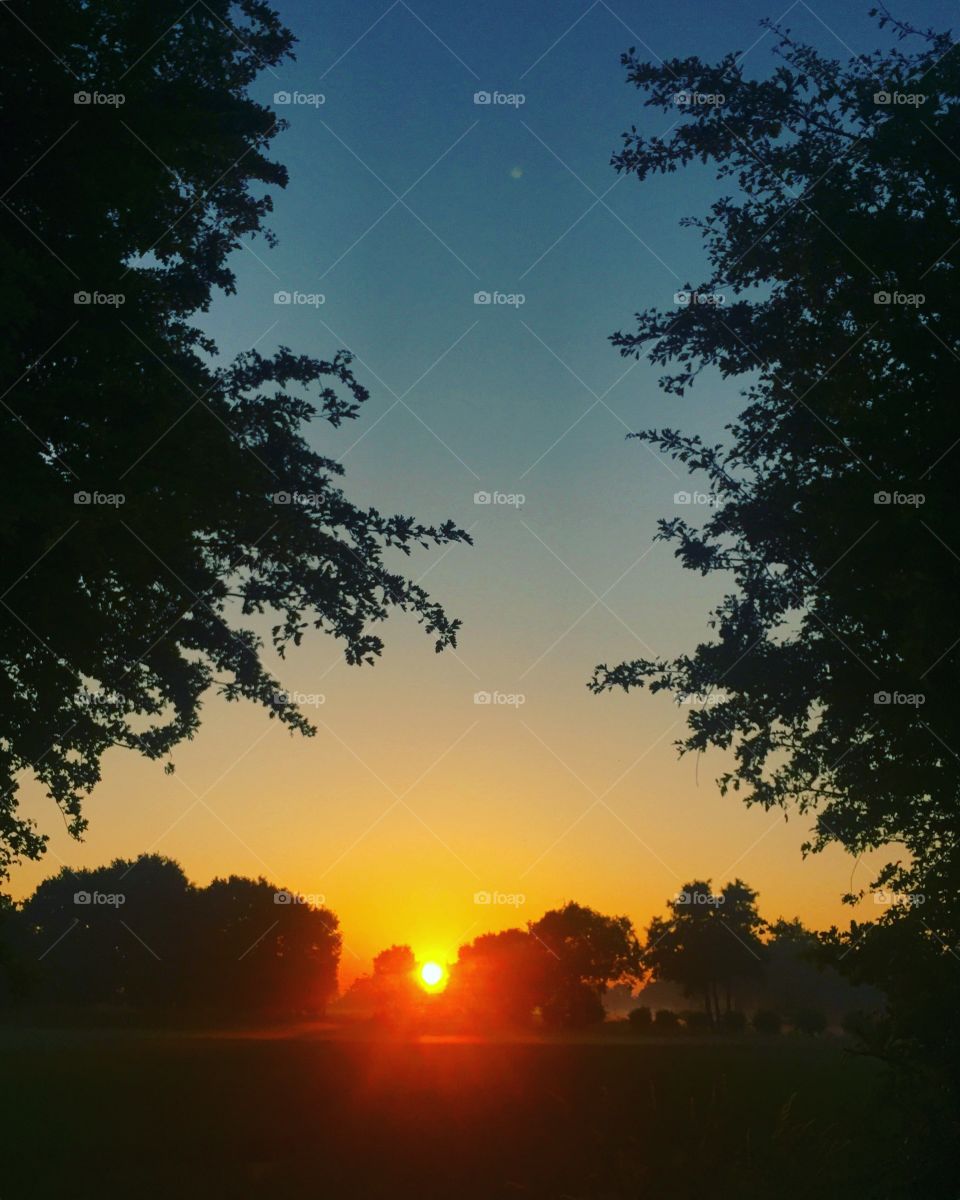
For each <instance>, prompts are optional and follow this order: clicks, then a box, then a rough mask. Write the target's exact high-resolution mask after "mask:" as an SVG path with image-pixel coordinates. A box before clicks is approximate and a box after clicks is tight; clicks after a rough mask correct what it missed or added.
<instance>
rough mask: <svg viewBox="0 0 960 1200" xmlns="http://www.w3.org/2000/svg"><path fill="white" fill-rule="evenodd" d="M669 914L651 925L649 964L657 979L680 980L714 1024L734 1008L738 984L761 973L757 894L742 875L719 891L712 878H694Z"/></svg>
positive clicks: (646, 961) (646, 953) (761, 925)
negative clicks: (713, 885) (711, 883)
mask: <svg viewBox="0 0 960 1200" xmlns="http://www.w3.org/2000/svg"><path fill="white" fill-rule="evenodd" d="M668 911H669V915H668V916H667V917H654V919H653V920H652V921H651V922H650V925H649V927H648V929H647V936H646V942H645V943H644V946H643V963H644V966H645V967H646V968H647V969H648V970H649V971H650V972H651V974H652V976H653V978H654V979H666V980H669V981H670V982H672V983H679V984H680V985H681V986H682V987H683V989H684V991H685V993H686V994H687V995H688V996H696V997H697V998H698V999H700V1000H701V1001H702V1002H703V1007H704V1012H705V1013H706V1014H707V1017H708V1018H709V1020H710V1022H711V1023H719V1021H720V1019H721V1016H723V1015H725V1014H726V1013H729V1012H731V1011H732V1010H733V1008H734V1004H735V999H736V988H737V985H738V984H740V983H743V982H744V981H750V980H755V979H757V978H758V976H759V975H760V973H761V971H762V969H763V965H764V961H765V957H766V950H765V947H764V945H763V943H762V941H761V938H760V935H761V933H762V931H763V929H764V928H765V925H766V922H765V921H764V920H763V919H762V918H761V916H760V914H759V913H758V912H757V893H756V892H755V891H754V890H753V888H751V887H749V886H748V885H747V884H745V883H744V882H743V881H742V880H740V879H735V880H734V881H733V882H732V883H728V884H727V885H726V886H725V887H724V889H723V891H722V892H718V893H714V892H713V891H712V890H711V887H710V882H709V880H694V881H693V882H692V883H688V884H685V885H684V887H683V890H682V891H681V892H679V893H678V894H677V895H676V896H675V897H673V899H672V900H670V901H669V902H668Z"/></svg>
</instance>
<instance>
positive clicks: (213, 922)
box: [16, 854, 341, 1020]
mask: <svg viewBox="0 0 960 1200" xmlns="http://www.w3.org/2000/svg"><path fill="white" fill-rule="evenodd" d="M19 935H20V939H21V940H20V944H19V945H18V946H17V947H16V949H17V950H18V951H19V953H20V957H21V959H22V960H23V961H27V960H29V961H31V962H33V963H36V964H37V966H36V968H35V970H34V972H33V974H34V975H35V976H36V978H35V979H33V980H31V982H32V983H33V985H34V991H33V999H35V1000H37V1001H39V1002H41V1003H42V1002H54V1003H58V1004H64V1005H68V1006H70V1007H77V1006H79V1007H83V1006H88V1005H109V1006H112V1007H123V1008H127V1009H134V1010H152V1011H157V1010H167V1011H172V1010H176V1011H177V1012H180V1013H183V1012H194V1011H199V1012H201V1013H203V1014H204V1015H205V1016H210V1017H213V1018H214V1019H216V1020H228V1019H230V1018H232V1017H237V1016H241V1015H253V1016H258V1017H263V1016H291V1015H295V1014H301V1013H309V1014H311V1015H320V1014H322V1013H323V1012H324V1010H325V1008H326V1005H327V1003H328V1001H329V1000H330V999H331V998H332V997H333V996H334V995H335V994H336V990H337V966H338V963H339V960H340V946H341V938H340V933H339V929H338V922H337V918H336V916H335V914H334V913H332V912H330V911H329V910H328V909H325V908H321V907H318V906H315V905H313V904H308V903H305V902H304V901H303V900H302V898H301V897H299V896H297V895H296V893H293V892H288V891H284V890H281V889H278V888H277V887H276V886H275V885H274V884H272V883H268V882H267V880H265V879H246V878H244V877H242V876H238V875H231V876H230V877H229V878H228V879H214V880H213V881H212V882H211V883H210V884H209V885H208V886H207V887H205V888H198V887H195V886H194V885H193V884H191V883H190V882H189V880H188V879H187V877H186V875H185V874H184V872H183V869H182V868H181V867H180V865H179V863H176V862H174V861H173V860H172V859H169V858H163V857H162V856H160V855H157V854H142V855H140V857H139V858H137V859H133V860H129V859H116V860H114V862H112V863H110V865H109V866H105V867H98V868H96V869H94V870H81V871H71V870H70V869H68V868H66V867H64V868H63V869H62V870H61V871H60V872H59V873H58V874H57V875H55V876H53V877H51V878H50V879H46V880H44V881H43V882H42V883H41V884H40V885H39V886H38V887H37V889H36V891H35V892H34V893H33V895H32V896H31V897H30V898H29V899H28V900H26V901H25V903H24V905H23V910H22V921H21V922H20V925H19Z"/></svg>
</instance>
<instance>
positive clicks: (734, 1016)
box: [720, 1009, 747, 1033]
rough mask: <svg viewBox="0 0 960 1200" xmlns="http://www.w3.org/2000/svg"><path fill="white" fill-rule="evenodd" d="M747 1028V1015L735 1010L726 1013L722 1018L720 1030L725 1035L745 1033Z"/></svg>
mask: <svg viewBox="0 0 960 1200" xmlns="http://www.w3.org/2000/svg"><path fill="white" fill-rule="evenodd" d="M746 1027H747V1018H746V1014H745V1013H742V1012H738V1011H737V1010H736V1009H734V1010H733V1011H731V1012H725V1013H724V1014H723V1016H722V1017H721V1018H720V1028H721V1029H722V1030H723V1032H724V1033H743V1031H744V1030H745V1029H746Z"/></svg>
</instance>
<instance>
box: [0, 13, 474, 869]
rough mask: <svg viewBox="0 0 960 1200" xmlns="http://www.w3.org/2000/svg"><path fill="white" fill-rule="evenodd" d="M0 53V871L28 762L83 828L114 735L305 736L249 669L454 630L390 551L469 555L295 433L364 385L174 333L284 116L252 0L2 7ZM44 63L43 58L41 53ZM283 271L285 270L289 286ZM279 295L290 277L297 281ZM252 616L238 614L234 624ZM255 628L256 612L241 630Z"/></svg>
mask: <svg viewBox="0 0 960 1200" xmlns="http://www.w3.org/2000/svg"><path fill="white" fill-rule="evenodd" d="M8 11H9V12H10V13H11V14H12V15H11V16H10V19H9V20H7V21H6V22H5V24H4V35H3V44H2V51H0V53H2V59H3V71H2V84H0V87H2V103H3V111H4V132H3V139H4V140H3V151H4V155H3V157H4V161H5V163H6V164H7V166H8V183H9V185H10V186H9V187H7V189H6V191H5V192H4V196H3V201H2V204H3V217H4V219H3V221H2V223H0V258H2V261H3V263H4V286H3V292H2V296H0V312H2V316H3V325H4V337H3V343H2V346H0V392H2V394H3V395H4V397H5V399H4V403H3V405H2V407H0V439H2V441H3V444H4V452H5V462H4V470H3V472H2V477H0V505H2V508H3V512H4V520H3V522H2V523H0V553H2V558H3V563H4V579H3V596H4V599H3V605H2V607H0V718H2V726H3V740H2V743H0V876H2V875H3V874H4V873H5V872H6V870H7V869H8V867H9V865H10V863H11V862H13V861H16V860H17V859H18V858H19V857H20V856H27V857H37V856H38V855H39V854H41V853H42V850H43V846H44V842H45V839H44V837H43V836H42V835H41V834H40V833H38V831H37V829H36V828H35V827H34V825H33V824H32V823H31V822H30V821H29V820H27V819H26V818H24V817H23V816H21V815H20V814H19V812H18V808H17V801H16V796H17V787H18V783H19V780H20V777H21V775H22V773H23V772H24V771H31V772H33V773H34V774H35V775H36V776H37V778H38V779H39V780H41V781H42V783H43V785H44V786H45V788H46V789H47V791H48V792H49V793H50V795H51V796H52V797H53V798H54V800H55V801H56V803H57V804H58V805H59V806H60V808H61V810H62V811H63V813H64V815H65V817H66V818H67V820H68V824H69V828H70V830H71V832H73V833H74V834H79V833H80V832H81V831H82V829H83V828H84V818H83V816H82V813H81V797H82V796H83V794H84V793H85V792H87V791H89V789H90V788H91V787H92V786H93V785H94V784H95V783H96V782H97V781H98V779H99V777H100V760H101V757H102V755H103V752H104V751H105V750H106V749H107V748H108V747H111V746H124V747H128V748H130V749H134V750H137V751H139V752H140V753H142V754H144V755H146V756H148V757H150V758H161V757H164V756H166V755H167V754H168V752H169V751H170V750H171V748H172V747H173V746H174V745H176V744H177V743H178V742H179V741H181V740H182V739H183V738H186V737H190V736H191V735H192V734H193V733H194V732H195V730H196V728H197V726H198V722H199V712H200V704H201V697H202V696H203V695H204V693H205V692H207V691H208V690H209V689H210V688H215V689H216V690H217V691H218V692H219V693H220V694H221V695H223V696H224V697H226V699H227V700H237V699H240V698H241V697H242V698H245V699H249V700H253V701H256V702H257V703H259V704H262V705H263V706H264V707H265V708H267V710H268V711H269V714H270V716H271V717H275V718H276V719H278V720H280V721H282V722H284V723H285V724H286V725H288V726H289V727H290V728H291V729H298V730H300V731H301V732H302V733H310V732H312V727H311V726H310V724H309V723H308V722H307V721H306V719H305V718H304V716H303V715H302V714H301V712H300V711H299V710H298V709H297V707H296V705H294V704H290V703H287V702H286V701H285V699H284V698H283V694H282V692H281V688H280V685H279V684H278V682H277V681H276V680H275V679H274V678H272V677H271V675H270V673H269V672H268V670H267V668H266V667H265V665H264V660H263V657H262V653H261V651H262V638H261V633H262V630H263V629H265V628H267V624H268V623H269V628H270V633H269V638H270V641H271V642H272V646H273V648H274V649H275V650H276V651H277V652H278V653H279V654H281V655H282V654H283V652H284V650H285V649H286V648H287V647H289V646H290V645H295V644H297V643H299V642H300V640H301V638H302V637H303V635H304V633H305V632H306V631H307V630H308V629H309V628H310V627H311V626H312V627H315V628H318V629H324V630H326V631H327V632H329V633H331V634H333V635H334V636H335V637H337V638H339V639H341V640H342V642H343V644H344V651H345V655H346V658H347V660H348V662H350V663H352V664H359V663H369V662H372V661H373V660H374V658H375V657H376V656H377V655H379V654H380V652H381V649H382V642H381V639H380V637H379V636H378V635H377V634H376V633H375V632H373V626H375V625H376V624H378V623H379V622H381V621H382V620H383V619H384V618H385V617H386V616H387V615H388V614H389V612H390V611H392V610H397V609H399V610H401V611H406V612H411V613H413V614H414V615H415V616H416V619H417V620H418V621H419V622H421V623H422V624H423V625H424V626H425V628H426V631H427V632H428V633H429V634H431V635H433V637H434V641H435V645H436V648H437V649H438V650H439V649H441V648H442V647H444V646H447V645H451V644H453V643H454V642H455V640H456V631H457V626H458V622H456V621H451V620H449V619H448V618H447V616H446V615H445V614H444V612H443V611H442V609H441V608H440V607H439V606H438V605H437V604H436V603H434V602H433V601H431V600H430V598H429V597H428V595H427V594H426V592H425V591H424V590H423V589H422V588H421V587H419V586H418V585H417V584H416V583H413V582H411V581H410V580H409V579H408V578H406V577H405V576H404V575H403V574H400V573H398V572H397V570H396V562H395V561H393V562H391V561H390V560H391V559H393V560H395V559H396V555H393V554H392V553H391V552H392V551H397V552H399V553H400V555H404V554H407V553H409V552H410V550H411V549H412V548H413V547H415V546H420V545H443V544H445V543H448V542H453V541H461V540H467V541H468V540H469V538H467V535H466V534H464V533H462V532H461V531H460V530H458V529H456V528H455V527H454V526H453V525H452V524H451V523H450V522H445V523H443V524H441V525H439V526H433V525H424V524H420V523H418V522H417V521H415V520H414V519H412V518H409V517H406V516H392V515H384V514H381V513H380V512H378V511H377V510H376V509H373V508H370V507H368V506H366V505H364V504H362V503H361V504H356V503H354V502H353V501H351V500H348V499H347V497H346V496H345V495H344V493H343V492H342V490H341V488H340V485H339V482H338V481H339V477H340V476H341V475H342V473H343V468H342V466H341V465H340V463H339V462H338V461H337V459H336V457H334V456H333V453H332V451H331V450H330V449H329V446H330V438H329V437H328V436H325V435H323V433H322V429H317V428H316V427H315V428H314V429H313V430H312V431H311V438H312V440H313V442H314V444H316V445H319V446H321V447H322V448H321V449H320V450H315V449H313V448H312V446H311V444H308V442H307V440H306V438H305V436H304V429H305V426H306V425H307V424H308V423H310V422H311V421H314V419H315V418H318V417H319V418H322V419H323V420H324V421H325V422H327V423H329V425H330V426H334V427H336V426H338V425H339V424H341V422H343V421H345V420H350V419H352V418H354V417H355V416H356V415H357V413H358V410H359V407H360V405H361V404H362V402H363V401H364V400H365V399H366V398H367V392H366V391H365V389H364V388H363V387H362V386H361V385H360V384H359V383H358V382H357V380H356V379H355V378H354V376H353V373H352V370H351V365H350V362H351V360H350V355H349V354H346V353H342V352H341V353H337V354H335V355H334V356H333V357H332V358H329V359H319V358H314V357H309V356H306V355H301V354H295V353H293V352H291V351H290V350H289V349H287V348H285V347H281V348H280V350H279V351H278V352H277V353H276V354H275V355H273V356H272V357H271V356H264V355H261V354H260V352H259V351H257V350H253V349H251V350H248V351H246V352H245V353H243V354H241V355H240V357H239V358H238V359H237V360H236V361H235V362H233V363H231V364H226V365H221V366H216V365H215V364H214V362H213V357H214V354H215V352H216V347H215V345H214V344H213V342H212V340H211V339H210V337H209V336H208V335H206V334H204V333H202V332H201V331H200V330H199V329H198V328H197V326H196V325H195V324H194V323H193V321H194V319H195V318H197V317H198V316H200V315H201V314H203V313H205V312H206V311H207V309H208V308H209V305H210V303H211V299H212V296H213V293H214V290H215V289H219V290H220V291H222V292H226V293H232V292H233V291H234V290H235V279H234V274H233V270H232V269H231V266H230V255H231V254H232V253H233V252H235V251H238V250H240V249H241V248H246V249H249V248H250V242H251V241H252V240H253V239H255V238H256V237H257V236H260V237H261V238H262V239H263V241H264V242H265V243H266V244H268V245H270V244H272V240H273V239H272V235H271V234H270V232H269V230H268V229H267V228H266V227H265V224H264V222H265V220H266V218H267V217H268V214H269V213H270V211H271V208H272V200H271V194H270V193H271V189H274V188H278V187H283V186H284V185H285V183H286V179H287V174H286V170H285V169H284V167H283V166H281V165H280V164H279V163H277V162H275V161H273V160H272V159H270V158H269V157H268V154H267V152H268V148H269V145H270V142H271V140H272V138H273V136H274V135H275V134H276V133H277V131H278V130H281V129H282V128H284V126H285V122H283V121H281V120H278V118H277V116H276V115H275V113H274V112H273V111H272V110H271V109H269V108H268V107H265V106H264V105H263V104H260V103H258V102H256V101H255V100H253V99H252V98H251V97H250V95H249V94H248V87H249V85H250V84H251V83H252V82H253V81H254V79H255V78H256V76H257V75H258V74H259V73H260V72H261V71H263V70H265V69H269V68H272V67H274V66H275V65H276V64H278V63H279V62H280V61H281V60H283V59H285V58H287V57H289V56H290V55H291V47H292V45H293V37H292V35H291V34H290V32H289V31H288V30H287V29H285V28H284V26H283V25H282V24H281V22H280V20H279V18H278V17H277V14H276V13H275V12H274V11H273V10H272V9H271V8H270V6H269V5H268V4H267V3H264V2H263V0H208V2H205V3H202V4H194V5H192V6H187V5H183V4H180V3H179V2H178V0H127V2H125V3H122V4H120V3H97V4H91V3H87V2H85V0H64V3H61V4H58V5H57V8H56V19H55V20H54V19H52V17H51V12H52V10H50V9H49V6H48V5H46V4H43V3H41V2H40V0H17V2H16V4H15V5H12V6H9V10H8ZM40 50H42V51H43V52H42V53H41V52H40ZM285 282H286V281H285ZM299 282H300V281H298V280H290V281H289V282H288V283H287V286H288V287H291V288H292V287H295V286H296V284H297V283H299ZM252 618H257V620H256V621H252V620H251V619H252ZM261 618H262V619H261Z"/></svg>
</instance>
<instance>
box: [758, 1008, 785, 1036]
mask: <svg viewBox="0 0 960 1200" xmlns="http://www.w3.org/2000/svg"><path fill="white" fill-rule="evenodd" d="M753 1027H754V1029H755V1030H756V1031H757V1033H779V1032H780V1030H781V1028H782V1027H783V1018H782V1017H781V1016H780V1014H779V1013H778V1012H774V1011H773V1009H772V1008H758V1009H757V1011H756V1012H755V1013H754V1014H753Z"/></svg>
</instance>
